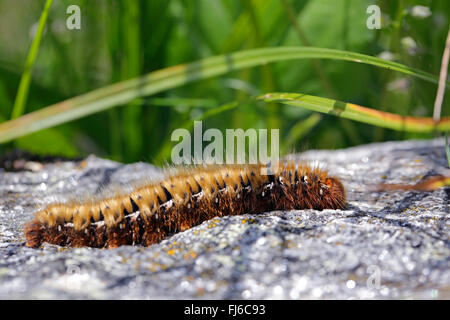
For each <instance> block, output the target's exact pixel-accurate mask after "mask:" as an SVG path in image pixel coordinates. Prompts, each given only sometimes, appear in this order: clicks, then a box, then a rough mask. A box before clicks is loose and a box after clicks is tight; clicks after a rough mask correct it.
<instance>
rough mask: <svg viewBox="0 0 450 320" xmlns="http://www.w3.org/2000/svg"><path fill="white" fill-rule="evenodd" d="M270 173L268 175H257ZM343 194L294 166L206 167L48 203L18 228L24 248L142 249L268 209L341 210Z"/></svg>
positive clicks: (321, 176)
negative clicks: (99, 195) (120, 190)
mask: <svg viewBox="0 0 450 320" xmlns="http://www.w3.org/2000/svg"><path fill="white" fill-rule="evenodd" d="M263 170H272V172H270V173H271V174H270V175H266V174H261V173H262V172H263ZM345 203H346V200H345V190H344V187H343V185H342V183H341V182H340V181H339V179H337V178H335V177H329V176H328V175H327V172H326V171H325V170H321V169H319V168H311V167H310V166H308V165H307V164H304V163H298V162H294V161H286V162H284V163H280V164H279V165H278V166H276V167H275V168H271V167H270V166H266V165H262V164H255V165H221V166H218V165H211V166H207V167H200V168H194V169H182V170H179V171H178V172H177V173H175V174H172V175H169V176H168V177H166V178H165V179H163V180H161V181H158V182H152V183H150V184H147V185H144V186H140V187H137V188H135V189H134V190H133V191H132V192H131V193H129V194H122V195H120V194H118V195H115V196H111V197H108V198H105V199H101V200H98V201H90V202H79V203H75V202H74V203H54V204H50V205H49V206H47V207H46V208H45V209H43V210H40V211H38V212H36V213H35V217H34V219H33V220H32V221H31V222H29V223H28V224H27V225H26V226H25V237H26V245H27V246H28V247H38V246H40V245H41V244H42V243H43V242H48V243H52V244H57V245H61V246H73V247H80V246H90V247H96V248H114V247H117V246H120V245H135V244H141V245H144V246H149V245H152V244H155V243H158V242H160V241H161V240H163V239H164V238H166V237H167V236H168V235H170V234H173V233H176V232H180V231H184V230H186V229H189V228H191V227H193V226H196V225H199V224H200V223H202V222H203V221H206V220H209V219H212V218H214V217H221V216H229V215H241V214H245V213H253V214H255V213H263V212H268V211H273V210H293V209H317V210H323V209H341V208H343V207H344V206H345Z"/></svg>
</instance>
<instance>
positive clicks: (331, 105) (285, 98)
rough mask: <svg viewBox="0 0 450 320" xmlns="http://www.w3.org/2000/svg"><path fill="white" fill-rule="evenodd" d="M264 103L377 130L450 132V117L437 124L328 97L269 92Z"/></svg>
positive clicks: (426, 119) (264, 98) (423, 118)
mask: <svg viewBox="0 0 450 320" xmlns="http://www.w3.org/2000/svg"><path fill="white" fill-rule="evenodd" d="M258 99H259V100H264V101H265V102H279V103H283V104H288V105H293V106H296V107H301V108H306V109H309V110H313V111H318V112H321V113H328V114H332V115H335V116H338V117H342V118H346V119H350V120H355V121H359V122H363V123H368V124H372V125H375V126H378V127H383V128H388V129H393V130H398V131H408V132H433V131H434V130H437V131H448V130H450V117H445V118H442V119H441V120H440V121H439V122H434V120H433V118H426V117H409V116H400V115H397V114H393V113H388V112H384V111H379V110H375V109H370V108H366V107H362V106H359V105H356V104H352V103H346V102H342V101H337V100H333V99H328V98H322V97H316V96H310V95H306V94H298V93H268V94H265V95H262V96H259V97H258Z"/></svg>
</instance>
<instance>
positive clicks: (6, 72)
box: [0, 0, 450, 164]
mask: <svg viewBox="0 0 450 320" xmlns="http://www.w3.org/2000/svg"><path fill="white" fill-rule="evenodd" d="M44 4H45V1H41V0H39V1H29V0H0V30H1V32H0V122H2V121H5V120H9V119H11V115H12V108H13V105H14V101H15V98H16V94H17V90H18V86H19V82H20V77H21V75H22V73H23V71H24V65H25V61H26V59H27V55H28V51H29V49H30V45H31V41H32V37H31V35H32V34H33V32H34V30H36V28H37V25H38V20H39V17H40V15H41V13H42V10H43V8H44ZM72 4H76V5H78V6H80V8H81V30H68V29H67V28H66V19H67V17H68V16H69V15H68V14H66V9H67V7H68V6H69V5H72ZM371 4H378V5H379V6H380V8H381V11H382V28H381V29H380V30H369V29H368V28H367V27H366V20H367V18H368V17H369V14H367V13H366V9H367V7H368V6H369V5H371ZM418 5H421V6H426V7H428V8H429V10H430V11H431V15H429V16H426V17H420V16H418V14H416V12H417V8H418V7H415V6H418ZM413 8H414V9H413ZM422 9H423V8H422ZM424 12H425V13H426V11H424ZM449 12H450V2H449V1H446V0H436V1H418V0H417V1H413V0H411V1H406V0H405V1H402V0H399V1H389V0H386V1H373V0H367V1H366V0H358V1H354V0H310V1H306V0H305V1H301V0H264V1H262V0H195V1H194V0H149V1H148V0H141V1H140V0H126V1H125V0H123V1H119V0H97V1H88V0H84V1H83V0H78V1H76V0H55V1H53V3H52V6H51V8H50V11H49V15H48V18H47V24H46V28H45V31H44V34H43V38H42V41H41V45H40V48H39V52H38V56H37V59H36V62H35V65H34V68H33V70H32V78H31V83H30V91H29V96H28V99H27V104H26V107H25V113H28V112H30V111H33V110H38V109H40V108H43V107H45V106H48V105H51V104H53V103H57V102H60V101H62V100H65V99H67V98H70V97H73V96H76V95H79V94H82V93H86V92H89V91H91V90H93V89H96V88H100V87H103V86H105V85H108V84H111V83H115V82H118V81H121V80H125V79H129V78H133V77H135V76H138V75H142V74H146V73H148V72H151V71H154V70H158V69H160V68H164V67H167V66H171V65H176V64H180V63H187V62H191V61H194V60H198V59H201V58H206V57H210V56H214V55H219V54H224V53H230V52H235V51H239V50H244V49H250V48H259V47H267V46H270V47H277V46H299V45H311V46H314V47H324V48H333V49H342V50H349V51H353V52H359V53H364V54H367V55H372V56H378V57H382V58H384V59H386V58H390V59H393V60H394V61H397V62H400V63H403V64H405V65H408V66H411V67H414V68H417V69H420V70H423V71H426V72H429V73H432V74H435V75H438V74H439V69H440V63H441V57H442V52H443V49H444V46H445V39H446V36H447V32H448V28H449V20H448V18H449V17H448V13H449ZM436 90H437V86H436V85H435V84H432V83H428V82H425V81H423V80H420V79H417V78H411V77H408V76H405V75H404V74H401V73H397V72H392V71H389V70H383V69H380V68H375V67H373V66H368V65H364V64H357V63H351V62H344V61H335V60H292V61H286V62H278V63H274V64H268V65H265V66H262V67H255V68H250V69H245V70H243V71H235V72H232V73H229V74H227V75H225V76H220V77H215V78H211V79H207V80H201V81H198V82H194V83H191V84H187V85H184V86H181V87H178V88H176V89H172V90H169V91H166V92H163V93H160V94H157V95H153V96H150V97H145V98H144V99H138V100H136V101H132V102H130V103H129V104H128V105H125V106H122V107H120V108H113V109H109V110H107V111H104V112H100V113H97V114H94V115H91V116H88V117H85V118H82V119H79V120H76V121H72V122H69V123H66V124H63V125H59V126H57V127H53V128H50V129H46V130H43V131H40V132H37V133H34V134H31V135H28V136H25V137H22V138H19V139H17V140H15V141H13V142H11V143H8V144H5V145H1V146H0V151H1V152H4V151H5V150H6V149H10V148H13V147H18V148H22V149H25V150H29V151H32V152H35V153H40V154H57V155H65V156H77V155H85V154H88V153H95V154H97V155H100V156H103V157H109V158H112V159H115V160H119V161H123V162H134V161H148V162H153V163H158V164H159V163H161V162H163V161H165V160H169V159H170V147H171V146H172V145H174V144H175V142H174V143H173V144H170V136H171V133H172V131H173V130H174V129H176V128H179V127H183V126H185V125H186V123H189V122H190V121H191V120H193V119H199V118H202V119H203V130H206V129H207V128H218V129H220V130H222V131H223V132H225V129H226V128H244V129H248V128H280V142H281V146H280V149H281V150H284V151H286V152H289V151H294V150H297V151H301V150H304V149H307V148H326V149H333V148H340V147H346V146H351V145H357V144H362V143H368V142H375V141H385V140H395V139H410V138H429V137H432V136H433V134H418V133H405V132H397V131H392V130H389V129H383V128H380V127H374V126H370V125H366V124H363V123H357V122H354V121H351V120H346V119H341V118H336V117H333V116H331V115H321V116H318V115H316V114H315V113H313V112H311V111H308V110H306V109H305V110H304V109H300V108H296V107H292V106H286V105H280V104H273V103H270V104H267V103H263V102H257V101H256V100H254V99H249V97H251V96H254V95H258V94H263V93H266V92H274V91H282V92H300V93H304V94H310V95H317V96H320V97H327V98H333V99H339V100H342V101H348V102H352V103H356V104H360V105H363V106H367V107H372V108H374V109H378V110H383V111H387V112H392V113H397V114H400V115H411V116H431V115H432V113H433V110H432V109H433V103H434V98H435V95H436ZM447 91H448V90H447ZM448 94H449V93H448V92H447V95H446V97H445V98H444V104H443V106H442V116H448V115H450V113H449V109H450V108H449V106H450V102H449V101H450V99H449V96H448ZM236 101H237V102H238V104H237V106H236V105H234V104H233V105H232V107H230V106H229V105H227V104H228V103H231V102H236ZM220 106H224V109H223V110H225V111H223V112H222V113H217V112H211V110H212V108H216V107H220ZM205 115H208V116H207V117H206V116H205Z"/></svg>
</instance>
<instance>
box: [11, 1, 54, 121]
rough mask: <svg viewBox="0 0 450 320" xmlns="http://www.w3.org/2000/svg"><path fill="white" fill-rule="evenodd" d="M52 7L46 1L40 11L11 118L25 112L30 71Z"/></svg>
mask: <svg viewBox="0 0 450 320" xmlns="http://www.w3.org/2000/svg"><path fill="white" fill-rule="evenodd" d="M51 5H52V0H47V2H46V3H45V6H44V9H43V10H42V14H41V17H40V18H39V24H38V27H37V30H36V35H35V36H34V39H33V42H32V44H31V47H30V51H29V52H28V56H27V60H26V62H25V70H24V71H23V74H22V77H21V78H20V83H19V89H18V90H17V95H16V100H15V101H14V107H13V110H12V114H11V118H12V119H14V118H18V117H20V116H21V115H22V114H23V112H24V111H25V105H26V103H27V97H28V90H29V88H30V81H31V69H32V68H33V66H34V62H35V61H36V57H37V54H38V51H39V46H40V44H41V39H42V35H43V34H44V28H45V22H46V21H47V16H48V11H49V10H50V6H51Z"/></svg>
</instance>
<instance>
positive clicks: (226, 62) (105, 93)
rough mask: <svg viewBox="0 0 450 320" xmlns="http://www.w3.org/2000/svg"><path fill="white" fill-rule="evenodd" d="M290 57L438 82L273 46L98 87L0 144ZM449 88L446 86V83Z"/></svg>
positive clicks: (362, 58)
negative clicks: (163, 92)
mask: <svg viewBox="0 0 450 320" xmlns="http://www.w3.org/2000/svg"><path fill="white" fill-rule="evenodd" d="M293 59H334V60H346V61H353V62H359V63H365V64H370V65H374V66H378V67H381V68H385V69H389V70H394V71H398V72H402V73H404V74H408V75H411V76H415V77H417V78H420V79H423V80H426V81H430V82H433V83H438V78H437V77H436V76H434V75H431V74H429V73H426V72H424V71H420V70H417V69H414V68H410V67H407V66H405V65H402V64H399V63H395V62H391V61H386V60H382V59H379V58H375V57H371V56H367V55H363V54H359V53H354V52H349V51H342V50H334V49H325V48H314V47H277V48H261V49H251V50H244V51H238V52H235V53H231V54H226V55H221V56H215V57H210V58H205V59H202V60H199V61H197V62H192V63H189V64H184V65H177V66H173V67H169V68H164V69H160V70H157V71H154V72H151V73H149V74H147V75H144V76H141V77H138V78H134V79H131V80H126V81H122V82H119V83H116V84H112V85H109V86H106V87H103V88H99V89H96V90H93V91H91V92H88V93H86V94H83V95H79V96H76V97H74V98H71V99H68V100H65V101H62V102H60V103H57V104H54V105H51V106H48V107H45V108H43V109H41V110H38V111H35V112H31V113H29V114H26V115H24V116H22V117H20V118H17V119H14V120H11V121H8V122H5V123H2V124H0V143H1V142H7V141H10V140H12V139H15V138H17V137H21V136H24V135H26V134H29V133H32V132H35V131H38V130H42V129H45V128H50V127H53V126H56V125H58V124H61V123H65V122H68V121H71V120H75V119H79V118H82V117H84V116H87V115H91V114H94V113H96V112H100V111H103V110H106V109H109V108H111V107H114V106H118V105H124V104H126V103H128V102H130V101H132V100H133V99H135V98H138V97H143V96H148V95H152V94H155V93H158V92H161V91H164V90H168V89H172V88H175V87H178V86H181V85H184V84H187V83H190V82H193V81H197V80H200V79H206V78H210V77H214V76H218V75H222V74H225V73H227V72H231V71H236V70H239V69H243V68H249V67H253V66H257V65H265V64H267V63H270V62H276V61H286V60H293ZM447 86H448V87H450V82H447Z"/></svg>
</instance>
